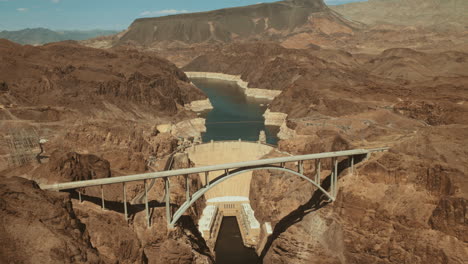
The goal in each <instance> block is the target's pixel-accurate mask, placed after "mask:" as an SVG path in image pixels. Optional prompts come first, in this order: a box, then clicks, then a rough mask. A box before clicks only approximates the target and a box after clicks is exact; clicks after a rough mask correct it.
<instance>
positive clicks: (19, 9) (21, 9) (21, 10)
mask: <svg viewBox="0 0 468 264" xmlns="http://www.w3.org/2000/svg"><path fill="white" fill-rule="evenodd" d="M28 10H29V9H28V8H25V7H20V8H16V11H18V12H26V11H28Z"/></svg>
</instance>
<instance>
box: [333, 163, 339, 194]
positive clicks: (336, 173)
mask: <svg viewBox="0 0 468 264" xmlns="http://www.w3.org/2000/svg"><path fill="white" fill-rule="evenodd" d="M334 160H335V169H334V173H333V175H334V177H335V185H334V187H335V188H334V190H333V197H334V198H335V199H336V196H337V195H338V158H336V157H335V158H334Z"/></svg>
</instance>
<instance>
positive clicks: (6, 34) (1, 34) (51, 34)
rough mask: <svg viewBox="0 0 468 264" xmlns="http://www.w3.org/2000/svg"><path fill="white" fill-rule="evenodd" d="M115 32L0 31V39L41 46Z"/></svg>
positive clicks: (33, 29) (28, 29) (29, 29)
mask: <svg viewBox="0 0 468 264" xmlns="http://www.w3.org/2000/svg"><path fill="white" fill-rule="evenodd" d="M118 32H119V31H117V30H102V29H92V30H51V29H48V28H43V27H38V28H25V29H21V30H12V31H8V30H3V31H0V38H4V39H8V40H10V41H13V42H16V43H19V44H22V45H25V44H30V45H42V44H46V43H51V42H58V41H64V40H85V39H90V38H95V37H99V36H103V35H112V34H116V33H118Z"/></svg>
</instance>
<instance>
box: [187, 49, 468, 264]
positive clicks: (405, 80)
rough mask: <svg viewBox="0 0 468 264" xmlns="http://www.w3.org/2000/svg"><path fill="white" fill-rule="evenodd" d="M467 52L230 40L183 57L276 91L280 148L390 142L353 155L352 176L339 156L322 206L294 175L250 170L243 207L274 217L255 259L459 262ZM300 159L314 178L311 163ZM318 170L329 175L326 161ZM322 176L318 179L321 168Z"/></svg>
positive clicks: (197, 66)
mask: <svg viewBox="0 0 468 264" xmlns="http://www.w3.org/2000/svg"><path fill="white" fill-rule="evenodd" d="M467 57H468V54H466V53H462V52H451V51H447V52H437V53H428V52H427V53H426V52H418V51H415V50H412V49H407V48H400V49H389V50H385V51H384V52H382V53H380V54H377V55H363V54H350V53H346V52H342V51H335V50H327V49H318V48H310V49H303V50H291V49H286V48H283V47H281V46H279V45H277V44H259V43H258V44H232V45H229V46H226V47H224V48H222V49H220V50H217V51H214V52H211V53H208V54H206V55H203V56H200V57H198V58H197V59H195V60H194V61H193V62H191V63H190V64H188V65H187V66H186V67H184V69H185V70H189V71H208V72H222V73H228V74H233V75H241V77H242V79H243V80H245V81H248V82H249V85H250V86H251V87H259V88H266V89H281V90H282V91H283V92H282V93H281V94H280V95H279V96H278V97H276V98H275V100H273V101H272V102H271V104H270V105H269V109H270V110H271V111H272V112H282V113H286V114H288V118H287V122H286V123H285V127H287V128H289V129H290V130H291V131H293V133H292V134H291V133H290V134H289V135H288V136H286V137H285V139H284V140H282V141H280V142H279V147H280V149H282V150H285V151H288V152H291V153H296V154H306V153H316V152H324V151H335V150H344V149H353V148H361V147H364V148H370V147H382V146H388V147H390V151H389V152H388V153H385V154H376V155H373V156H372V157H371V159H370V160H368V161H366V162H363V163H361V164H359V165H358V167H357V169H356V173H355V175H349V170H348V169H346V164H347V162H348V161H346V160H340V162H341V163H340V170H342V172H341V174H340V182H339V184H340V191H339V192H340V195H339V196H338V199H337V201H336V202H334V203H333V204H327V203H326V201H325V200H324V197H323V195H321V193H320V192H318V191H315V190H314V188H313V187H312V186H309V185H306V184H304V182H303V181H302V180H300V179H295V178H294V177H291V176H290V175H284V174H281V173H277V172H261V173H257V174H256V176H255V177H254V178H253V180H252V186H251V197H250V199H251V201H252V206H253V208H254V210H255V214H256V216H257V217H258V218H259V220H261V221H262V222H266V221H271V222H272V224H273V227H274V232H273V235H272V236H271V237H270V240H269V242H268V243H267V245H266V247H265V248H264V249H263V251H262V256H261V257H262V260H263V262H264V263H464V262H465V261H466V259H467V258H468V252H467V249H466V243H467V241H466V237H465V235H464V233H466V232H467V231H468V229H467V221H466V216H465V215H466V208H467V207H466V206H467V205H466V204H467V196H466V194H467V193H468V192H467V191H468V185H467V182H466V171H467V168H468V163H467V161H468V152H467V151H466V148H467V146H468V141H467V139H468V132H467V131H468V119H467V116H468V108H467V106H466V101H467V97H468V78H467V77H468V76H467V73H466V71H465V70H464V69H466V68H468V65H467V64H466V61H467V60H466V59H467ZM291 102H293V103H291ZM306 165H307V168H308V169H307V170H306V172H307V175H309V176H310V177H313V174H314V169H315V168H314V166H313V164H306ZM323 169H324V170H325V171H324V172H323V173H325V174H326V175H327V176H328V175H329V170H330V163H329V161H326V162H325V163H324V166H323ZM327 172H328V173H327ZM323 180H324V186H328V185H329V179H328V177H327V178H325V177H324V178H323ZM265 186H268V188H265Z"/></svg>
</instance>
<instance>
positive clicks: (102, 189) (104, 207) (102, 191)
mask: <svg viewBox="0 0 468 264" xmlns="http://www.w3.org/2000/svg"><path fill="white" fill-rule="evenodd" d="M101 203H102V210H106V205H105V204H104V185H101Z"/></svg>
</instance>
